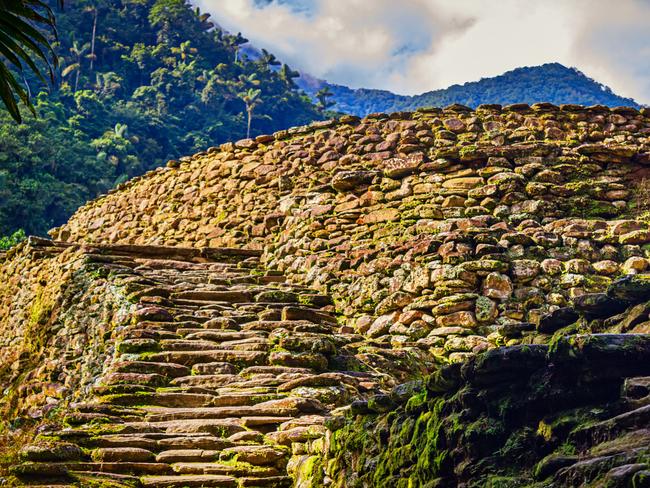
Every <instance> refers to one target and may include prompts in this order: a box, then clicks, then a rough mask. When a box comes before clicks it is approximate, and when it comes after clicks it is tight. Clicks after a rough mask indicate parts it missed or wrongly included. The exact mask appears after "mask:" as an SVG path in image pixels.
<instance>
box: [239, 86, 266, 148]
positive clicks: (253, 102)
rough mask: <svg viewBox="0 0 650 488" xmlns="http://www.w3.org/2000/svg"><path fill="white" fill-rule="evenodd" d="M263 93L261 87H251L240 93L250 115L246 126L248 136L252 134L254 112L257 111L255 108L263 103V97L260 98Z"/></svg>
mask: <svg viewBox="0 0 650 488" xmlns="http://www.w3.org/2000/svg"><path fill="white" fill-rule="evenodd" d="M261 93H262V90H260V89H259V88H249V89H248V90H246V91H245V92H241V93H239V98H241V99H242V101H243V102H244V104H245V105H246V115H247V116H248V122H247V126H246V127H247V129H246V137H247V138H248V137H250V136H251V124H252V122H253V112H254V111H255V108H256V107H257V106H258V105H259V104H261V103H262V99H261V98H260V95H261Z"/></svg>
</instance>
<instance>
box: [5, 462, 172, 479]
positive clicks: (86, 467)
mask: <svg viewBox="0 0 650 488" xmlns="http://www.w3.org/2000/svg"><path fill="white" fill-rule="evenodd" d="M71 472H76V473H81V472H93V473H116V474H137V475H144V474H152V475H155V474H157V475H162V474H172V473H173V472H174V471H173V469H172V468H171V466H170V465H168V464H163V463H156V462H152V463H147V462H142V463H140V462H94V463H93V462H76V463H24V464H20V465H18V466H15V467H14V474H16V475H17V476H29V477H36V476H40V477H48V476H49V477H55V476H65V475H66V474H67V473H71Z"/></svg>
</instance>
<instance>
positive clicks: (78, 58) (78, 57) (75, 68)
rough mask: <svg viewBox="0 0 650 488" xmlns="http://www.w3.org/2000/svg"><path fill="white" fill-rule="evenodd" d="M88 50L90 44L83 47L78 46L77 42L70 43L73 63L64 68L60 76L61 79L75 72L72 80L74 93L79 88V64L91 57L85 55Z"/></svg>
mask: <svg viewBox="0 0 650 488" xmlns="http://www.w3.org/2000/svg"><path fill="white" fill-rule="evenodd" d="M89 49H90V44H89V43H87V42H86V43H85V44H83V45H79V43H78V42H77V41H72V47H70V52H71V53H72V55H73V56H74V58H75V62H74V63H72V64H70V65H68V66H66V67H65V69H64V70H63V71H62V72H61V76H62V77H63V78H65V77H66V76H68V75H69V74H70V73H73V72H76V74H77V75H76V77H75V80H74V91H75V92H76V91H77V89H78V88H79V76H80V75H81V62H82V61H83V60H84V58H89V57H91V55H89V54H86V53H87V52H88V50H89Z"/></svg>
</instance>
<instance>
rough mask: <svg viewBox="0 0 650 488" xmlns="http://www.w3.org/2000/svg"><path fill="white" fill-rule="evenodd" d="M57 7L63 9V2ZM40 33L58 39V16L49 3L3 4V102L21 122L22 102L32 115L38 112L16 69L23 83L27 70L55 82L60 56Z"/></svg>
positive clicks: (15, 0)
mask: <svg viewBox="0 0 650 488" xmlns="http://www.w3.org/2000/svg"><path fill="white" fill-rule="evenodd" d="M56 3H57V5H58V6H59V7H63V0H57V2H56ZM39 29H46V30H49V31H50V32H52V33H53V34H54V36H55V38H56V22H55V18H54V12H53V11H52V8H51V7H50V6H49V5H48V4H47V3H46V2H45V1H43V0H0V99H2V102H3V103H4V105H5V107H6V108H7V110H8V111H9V113H10V115H11V116H12V117H13V118H14V120H16V121H17V122H21V121H22V117H21V115H20V109H19V107H18V100H20V101H22V103H23V104H24V105H25V106H26V107H27V108H29V110H30V111H31V112H32V113H35V110H34V107H33V105H32V104H31V101H30V99H29V96H28V94H27V92H26V91H25V89H24V88H23V87H22V86H21V85H20V84H19V83H18V81H17V80H16V75H15V74H14V72H12V69H13V70H14V71H17V72H18V74H19V75H20V78H23V79H24V74H23V73H24V70H25V69H29V70H31V71H32V72H33V73H34V74H35V75H36V76H37V77H38V78H39V79H41V80H42V81H43V82H45V75H44V72H46V73H47V75H48V77H49V79H50V80H51V81H54V69H53V68H54V67H56V66H57V65H58V58H57V56H56V53H55V52H54V50H53V48H52V46H51V45H50V42H49V41H48V39H47V38H46V37H45V35H44V34H43V33H42V32H41V31H40V30H39ZM37 60H38V61H40V62H42V63H44V65H45V68H40V67H39V66H38V65H37V64H36V61H37ZM10 67H11V69H10Z"/></svg>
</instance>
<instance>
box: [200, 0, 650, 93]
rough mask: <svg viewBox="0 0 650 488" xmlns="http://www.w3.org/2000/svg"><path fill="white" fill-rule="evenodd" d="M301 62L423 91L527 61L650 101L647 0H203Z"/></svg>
mask: <svg viewBox="0 0 650 488" xmlns="http://www.w3.org/2000/svg"><path fill="white" fill-rule="evenodd" d="M193 3H194V4H195V5H197V6H199V7H201V9H202V10H204V11H208V12H210V13H212V17H213V18H214V19H215V20H216V21H217V22H219V23H220V24H221V25H222V26H223V27H224V28H226V29H228V30H230V31H234V32H238V31H241V32H242V33H243V34H244V35H245V36H246V37H247V38H249V39H250V40H251V41H252V43H253V44H254V45H255V46H256V47H258V48H262V47H263V48H266V49H268V50H269V51H271V52H273V53H274V54H276V55H277V56H278V58H280V59H281V60H283V61H285V62H287V63H288V64H290V65H291V66H292V67H294V68H297V69H299V70H301V71H305V72H307V73H310V74H312V75H314V76H317V77H319V78H324V79H327V80H328V81H331V82H334V83H341V84H345V85H348V86H352V87H367V88H383V89H388V90H392V91H395V92H398V93H411V94H412V93H421V92H423V91H428V90H433V89H436V88H444V87H446V86H449V85H450V84H453V83H462V82H465V81H473V80H477V79H480V78H481V77H486V76H494V75H498V74H501V73H503V72H504V71H507V70H509V69H513V68H516V67H518V66H533V65H538V64H542V63H546V62H554V61H557V62H560V63H562V64H565V65H568V66H576V67H578V68H579V69H581V70H583V71H584V72H585V73H586V74H588V75H589V76H592V77H594V78H595V79H597V80H598V81H601V82H603V83H605V84H607V85H609V86H611V87H612V88H613V89H614V91H615V92H617V93H619V94H621V95H625V96H632V97H635V98H636V99H637V100H639V101H641V102H648V101H650V29H648V25H650V1H648V0H616V1H610V0H537V1H532V0H498V1H486V0H399V1H395V0H273V1H271V2H270V3H269V4H268V5H264V6H262V5H260V4H261V3H263V2H259V1H258V2H257V3H256V2H255V0H194V1H193Z"/></svg>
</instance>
